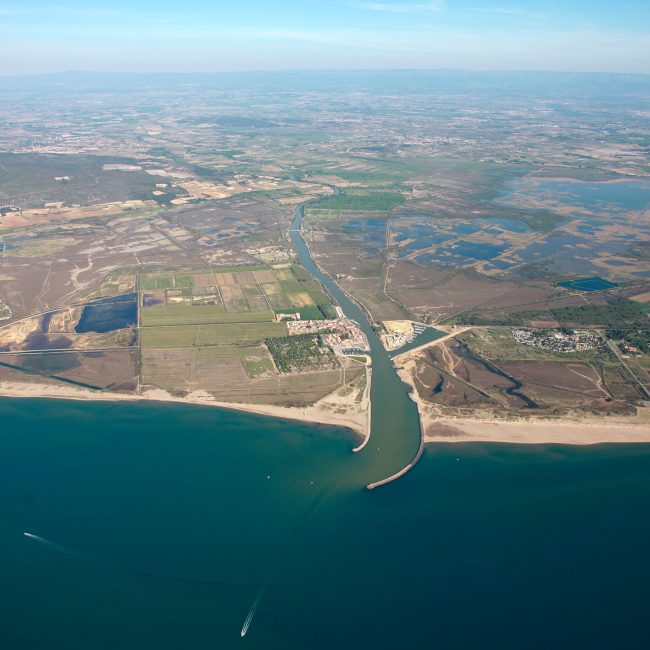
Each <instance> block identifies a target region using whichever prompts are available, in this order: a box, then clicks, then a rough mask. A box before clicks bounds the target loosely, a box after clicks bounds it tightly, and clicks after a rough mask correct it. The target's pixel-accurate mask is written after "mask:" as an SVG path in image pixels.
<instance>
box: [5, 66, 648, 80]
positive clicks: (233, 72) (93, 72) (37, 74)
mask: <svg viewBox="0 0 650 650" xmlns="http://www.w3.org/2000/svg"><path fill="white" fill-rule="evenodd" d="M310 72H311V73H340V74H342V73H366V74H368V73H382V72H383V73H386V72H391V73H400V72H404V73H408V72H411V73H413V72H418V73H425V72H438V73H471V74H477V75H481V74H556V75H618V76H624V75H625V76H635V77H650V71H649V72H633V71H621V70H616V71H611V70H610V71H608V70H553V69H548V68H526V69H508V68H490V69H475V68H327V67H323V68H275V69H263V68H262V69H259V68H250V69H245V70H212V71H205V70H204V71H193V70H184V71H171V70H168V71H165V70H157V71H155V70H136V71H120V70H59V71H56V72H4V73H0V79H10V78H13V79H16V78H21V77H55V76H65V75H131V76H138V75H167V76H211V75H236V74H271V75H273V74H305V73H310Z"/></svg>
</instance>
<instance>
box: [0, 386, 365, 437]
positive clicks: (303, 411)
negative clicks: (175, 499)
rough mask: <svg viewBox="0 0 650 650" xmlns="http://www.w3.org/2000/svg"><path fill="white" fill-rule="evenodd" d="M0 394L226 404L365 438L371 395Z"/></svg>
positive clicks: (61, 389)
mask: <svg viewBox="0 0 650 650" xmlns="http://www.w3.org/2000/svg"><path fill="white" fill-rule="evenodd" d="M0 397H19V398H48V399H65V400H83V401H100V402H127V401H128V402H134V401H152V402H176V403H179V404H198V405H201V406H212V407H218V408H226V409H231V410H235V411H244V412H246V413H257V414H259V415H268V416H272V417H278V418H285V419H288V420H299V421H301V422H309V423H312V424H326V425H332V426H340V427H347V428H348V429H351V430H352V431H354V433H355V434H356V435H357V436H359V437H361V438H363V439H366V438H367V434H368V432H369V429H370V395H369V389H368V387H366V391H365V393H364V398H363V400H362V401H361V403H354V404H350V403H349V402H348V403H345V400H344V399H343V398H340V397H338V396H337V392H336V391H335V392H334V393H332V394H331V395H328V396H327V397H324V398H323V399H321V400H319V401H318V402H316V403H315V404H314V405H312V406H307V407H304V408H295V407H285V406H275V405H270V404H239V403H230V402H218V401H217V400H215V399H214V398H213V397H212V395H210V394H209V393H206V392H205V391H194V392H193V393H190V394H189V395H187V396H186V397H175V396H174V395H171V394H170V393H168V392H167V391H165V390H162V389H151V390H147V391H143V392H142V393H141V394H137V395H136V394H130V393H109V392H102V391H93V390H87V389H83V388H76V387H73V386H56V385H51V384H38V383H18V382H0Z"/></svg>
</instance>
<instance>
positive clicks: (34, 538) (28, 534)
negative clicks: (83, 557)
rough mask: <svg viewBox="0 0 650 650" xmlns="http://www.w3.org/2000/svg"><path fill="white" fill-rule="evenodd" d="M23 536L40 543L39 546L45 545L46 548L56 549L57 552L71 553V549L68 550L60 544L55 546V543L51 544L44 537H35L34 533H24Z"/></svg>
mask: <svg viewBox="0 0 650 650" xmlns="http://www.w3.org/2000/svg"><path fill="white" fill-rule="evenodd" d="M23 535H24V536H25V537H28V538H29V539H33V540H34V541H35V542H38V543H39V544H43V545H44V546H48V547H49V548H54V549H56V550H57V551H69V550H70V549H68V548H66V547H65V546H61V545H60V544H55V543H54V542H50V540H49V539H45V538H44V537H39V536H38V535H34V533H27V532H24V533H23Z"/></svg>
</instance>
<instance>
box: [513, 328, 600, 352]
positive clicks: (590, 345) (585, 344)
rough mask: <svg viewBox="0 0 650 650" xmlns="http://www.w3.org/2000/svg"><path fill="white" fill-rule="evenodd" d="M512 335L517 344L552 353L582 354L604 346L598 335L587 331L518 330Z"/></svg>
mask: <svg viewBox="0 0 650 650" xmlns="http://www.w3.org/2000/svg"><path fill="white" fill-rule="evenodd" d="M512 335H513V336H514V338H515V341H517V343H521V344H523V345H530V346H532V347H534V348H540V349H542V350H549V351H552V352H581V351H583V350H593V349H595V348H598V347H600V346H602V345H603V341H602V339H601V338H600V337H599V336H598V335H597V334H594V333H593V332H587V331H573V330H559V331H555V330H539V329H532V330H524V329H517V330H514V331H513V332H512Z"/></svg>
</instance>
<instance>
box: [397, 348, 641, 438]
mask: <svg viewBox="0 0 650 650" xmlns="http://www.w3.org/2000/svg"><path fill="white" fill-rule="evenodd" d="M441 340H442V339H438V340H437V341H434V342H433V343H430V344H428V345H427V347H429V346H431V345H436V344H437V343H440V341H441ZM399 361H400V365H401V368H400V370H399V371H398V374H399V376H400V378H401V379H402V381H403V382H404V383H406V384H407V385H408V386H410V387H411V389H412V390H411V397H412V398H413V401H415V402H416V404H417V405H418V412H419V414H420V423H421V426H422V432H423V436H424V441H425V443H435V442H502V443H517V444H549V443H557V444H565V445H595V444H603V443H616V442H618V443H637V442H644V443H646V442H647V443H650V408H648V407H639V408H638V409H637V411H638V414H637V415H636V416H629V417H624V416H600V417H598V416H594V417H581V418H578V417H576V418H574V419H570V418H567V417H560V418H557V419H556V418H537V419H536V418H519V419H513V420H497V419H490V418H487V417H480V416H478V415H477V417H476V418H451V417H445V416H443V415H441V414H440V412H439V411H438V409H437V408H436V407H435V406H433V405H429V404H426V403H424V402H423V401H422V400H421V399H420V397H419V395H418V394H417V391H416V390H415V386H414V384H413V378H412V372H413V368H414V366H415V351H410V352H407V353H405V354H403V355H400V358H399Z"/></svg>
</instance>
